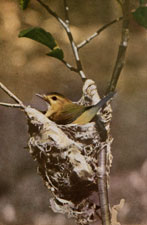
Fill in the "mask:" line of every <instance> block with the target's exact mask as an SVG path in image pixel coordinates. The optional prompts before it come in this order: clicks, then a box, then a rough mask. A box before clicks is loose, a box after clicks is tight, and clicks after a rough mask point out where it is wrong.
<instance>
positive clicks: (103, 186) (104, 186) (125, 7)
mask: <svg viewBox="0 0 147 225" xmlns="http://www.w3.org/2000/svg"><path fill="white" fill-rule="evenodd" d="M121 7H122V12H123V23H122V34H121V41H120V45H119V50H118V55H117V59H116V62H115V66H114V70H113V73H112V77H111V81H110V84H109V86H108V88H107V90H106V94H108V93H110V92H111V91H115V89H116V86H117V82H118V79H119V77H120V73H121V71H122V68H123V66H124V62H125V54H126V49H127V46H128V40H129V12H130V9H129V0H124V1H123V2H122V4H121ZM98 158H99V180H98V190H99V193H101V194H100V195H99V200H100V206H101V215H102V225H110V224H111V213H110V208H109V197H108V176H109V173H108V172H107V162H108V149H106V150H105V151H101V152H100V154H99V156H98Z"/></svg>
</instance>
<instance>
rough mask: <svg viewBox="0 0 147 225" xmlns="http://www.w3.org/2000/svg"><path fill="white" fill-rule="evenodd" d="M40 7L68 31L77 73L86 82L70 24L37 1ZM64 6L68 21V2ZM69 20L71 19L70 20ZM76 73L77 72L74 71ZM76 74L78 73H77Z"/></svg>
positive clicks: (40, 0)
mask: <svg viewBox="0 0 147 225" xmlns="http://www.w3.org/2000/svg"><path fill="white" fill-rule="evenodd" d="M36 1H37V2H38V3H39V4H40V5H42V6H43V7H44V8H45V9H46V10H47V12H48V13H49V14H50V15H52V16H53V17H54V18H55V19H56V20H57V21H58V22H59V23H60V24H61V25H62V27H63V28H64V30H65V31H66V33H67V36H68V39H69V42H70V45H71V48H72V51H73V55H74V58H75V61H76V66H77V73H79V75H80V77H81V79H82V81H83V82H84V81H85V79H86V75H85V73H84V71H83V67H82V63H81V60H80V57H79V53H78V49H77V46H76V44H75V41H74V38H73V35H72V33H71V30H70V27H69V22H68V23H66V22H64V21H63V20H62V19H61V18H60V17H59V16H58V15H57V14H56V13H55V12H54V11H53V10H52V9H51V8H50V7H49V6H48V5H46V4H45V3H44V2H43V1H42V0H36ZM64 4H65V5H64V6H65V10H66V19H67V15H68V11H67V8H68V5H67V1H64ZM67 20H69V17H68V19H67ZM74 71H75V70H74ZM75 72H76V71H75Z"/></svg>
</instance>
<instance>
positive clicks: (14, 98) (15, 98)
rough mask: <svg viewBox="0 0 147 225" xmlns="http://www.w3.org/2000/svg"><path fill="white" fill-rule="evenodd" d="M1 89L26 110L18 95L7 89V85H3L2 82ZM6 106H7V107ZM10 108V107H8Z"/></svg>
mask: <svg viewBox="0 0 147 225" xmlns="http://www.w3.org/2000/svg"><path fill="white" fill-rule="evenodd" d="M0 88H1V89H2V90H3V91H4V92H5V93H6V94H8V95H9V96H10V98H12V99H13V100H14V101H15V102H17V103H19V105H20V108H23V109H24V108H25V106H24V104H23V103H22V101H21V100H20V99H19V98H17V97H16V95H14V94H13V93H12V92H11V91H10V90H8V88H6V87H5V85H3V84H2V83H1V82H0ZM6 104H7V103H6ZM5 106H6V105H5ZM7 106H8V105H7ZM9 107H12V106H9ZM17 108H18V107H17Z"/></svg>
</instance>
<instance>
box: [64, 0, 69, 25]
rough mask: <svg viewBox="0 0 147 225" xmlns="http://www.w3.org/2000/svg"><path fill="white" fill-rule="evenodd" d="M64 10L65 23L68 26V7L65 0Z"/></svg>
mask: <svg viewBox="0 0 147 225" xmlns="http://www.w3.org/2000/svg"><path fill="white" fill-rule="evenodd" d="M64 9H65V22H66V24H68V25H69V14H68V12H69V7H68V5H67V0H64Z"/></svg>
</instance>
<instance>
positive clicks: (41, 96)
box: [36, 94, 50, 104]
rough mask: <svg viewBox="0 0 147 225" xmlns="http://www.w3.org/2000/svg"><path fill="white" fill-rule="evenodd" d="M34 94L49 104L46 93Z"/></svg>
mask: <svg viewBox="0 0 147 225" xmlns="http://www.w3.org/2000/svg"><path fill="white" fill-rule="evenodd" d="M36 96H37V97H39V98H41V99H43V100H44V101H46V103H48V104H50V101H49V99H48V98H47V96H46V95H40V94H36Z"/></svg>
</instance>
